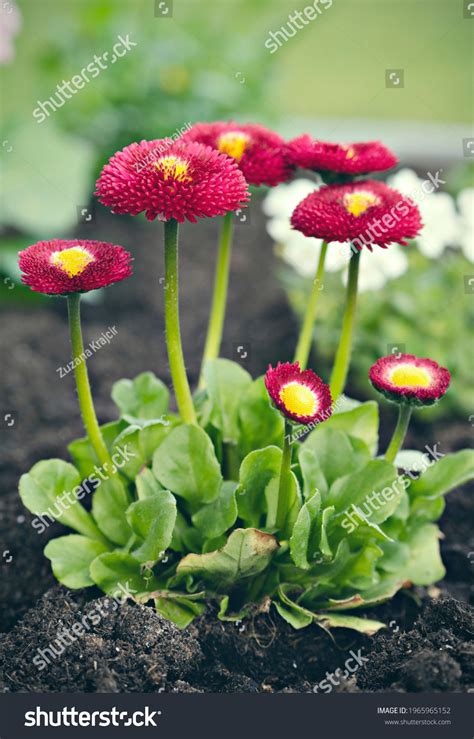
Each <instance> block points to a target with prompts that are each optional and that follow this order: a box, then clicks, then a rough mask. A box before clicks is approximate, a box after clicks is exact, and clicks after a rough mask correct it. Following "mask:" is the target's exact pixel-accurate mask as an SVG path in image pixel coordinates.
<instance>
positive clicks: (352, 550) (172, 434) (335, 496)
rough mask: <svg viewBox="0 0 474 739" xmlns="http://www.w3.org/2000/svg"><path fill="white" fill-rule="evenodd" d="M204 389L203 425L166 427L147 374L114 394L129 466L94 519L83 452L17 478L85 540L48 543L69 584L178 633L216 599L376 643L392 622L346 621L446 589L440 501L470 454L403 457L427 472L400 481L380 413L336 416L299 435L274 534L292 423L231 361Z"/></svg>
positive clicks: (158, 392) (473, 460) (163, 400)
mask: <svg viewBox="0 0 474 739" xmlns="http://www.w3.org/2000/svg"><path fill="white" fill-rule="evenodd" d="M206 379H207V383H208V386H207V389H206V390H205V391H202V392H201V393H200V396H199V415H200V419H201V423H202V424H203V427H201V426H193V425H186V424H183V423H181V422H180V421H179V419H177V418H174V417H171V416H166V415H165V414H167V411H168V406H167V403H168V397H167V392H165V391H164V389H163V386H162V384H161V383H160V381H159V380H157V379H156V378H155V377H154V376H153V375H151V374H150V373H146V374H145V375H140V376H139V377H138V378H136V379H135V380H134V381H131V380H121V381H120V382H119V383H116V384H115V386H114V391H113V395H114V399H115V401H116V403H117V405H118V406H119V408H120V409H121V412H122V416H121V418H120V419H119V420H118V421H117V422H115V423H113V424H108V425H107V426H106V427H104V434H105V436H106V441H107V445H108V447H109V449H110V450H111V451H114V450H115V451H117V450H119V449H121V448H122V449H123V448H124V446H125V445H127V449H128V452H129V458H128V459H126V460H125V462H123V463H122V467H120V465H117V469H116V470H115V472H110V471H109V475H108V476H105V479H100V480H99V483H98V486H97V488H96V489H95V490H94V491H93V492H92V491H89V492H90V494H91V495H92V496H93V501H92V511H91V513H88V512H87V511H86V509H85V508H84V507H83V506H82V505H81V502H80V500H81V498H82V497H83V489H84V487H85V483H84V484H83V485H82V487H81V484H80V483H81V479H84V477H86V476H88V475H90V470H91V469H94V465H95V466H96V476H97V462H96V460H95V459H94V457H93V454H92V451H91V449H90V447H89V445H88V442H87V441H86V440H77V441H75V442H73V443H72V444H71V445H70V451H71V456H72V457H73V460H74V462H75V465H76V466H73V465H72V464H68V463H66V462H63V461H62V460H48V461H44V462H39V463H37V464H36V465H34V467H33V468H32V469H31V471H30V472H29V473H28V474H26V475H23V477H22V479H21V481H20V494H21V496H22V500H23V502H24V504H25V505H26V507H27V508H29V510H30V511H32V512H33V513H35V514H36V515H39V514H46V513H48V512H49V513H50V515H52V516H53V517H55V518H57V519H58V520H59V521H61V522H62V523H63V524H65V525H66V526H69V528H71V529H73V530H74V531H75V532H78V533H74V534H70V535H66V536H61V537H59V538H58V539H54V540H52V541H50V542H49V543H48V545H47V547H46V550H45V554H46V556H47V557H48V558H49V559H50V560H51V563H52V568H53V572H54V574H55V576H56V577H57V579H58V580H59V581H60V582H62V583H64V584H65V585H67V586H68V587H70V588H80V587H87V586H90V585H92V584H95V585H97V586H98V587H99V588H101V589H102V590H103V591H104V592H105V593H108V594H109V595H112V596H116V597H129V598H133V599H135V600H136V601H138V602H143V603H146V602H148V601H152V602H153V603H154V605H155V607H156V609H157V611H158V612H159V613H161V614H162V615H164V616H165V617H166V618H169V619H171V620H173V621H174V622H175V623H176V624H177V625H178V626H179V627H180V628H184V627H185V626H187V625H188V624H189V623H190V622H191V621H192V619H193V618H195V617H196V616H199V615H201V614H202V613H203V612H204V610H205V608H206V606H207V604H208V603H209V602H210V601H215V602H216V604H218V608H219V618H222V619H236V618H243V617H244V616H245V615H246V614H248V613H249V612H250V611H251V610H252V611H253V612H255V609H258V608H259V607H262V608H268V604H269V603H270V602H271V603H272V604H273V606H274V608H275V609H276V610H277V612H278V613H279V615H280V616H281V617H282V618H284V619H286V620H287V621H288V622H289V623H290V624H291V625H292V626H293V627H294V628H304V627H305V626H308V625H309V624H311V623H315V624H318V625H320V626H321V627H322V628H325V629H330V628H338V627H340V628H351V629H356V630H359V631H361V632H363V633H367V634H372V633H374V632H375V631H377V630H378V629H380V628H382V626H383V624H382V623H381V622H378V621H374V620H371V619H367V618H365V617H364V616H357V615H353V614H352V613H351V611H353V610H354V609H358V608H361V607H364V606H365V607H368V606H373V605H375V604H377V603H380V602H382V601H384V600H387V599H389V598H391V597H393V595H394V594H395V593H396V592H397V591H398V590H399V589H400V588H402V587H406V586H408V585H409V584H410V583H411V584H414V585H428V584H430V583H432V582H435V581H437V580H439V579H440V578H442V577H443V575H444V568H443V564H442V562H441V558H440V553H439V539H440V532H439V529H438V527H437V526H436V524H435V521H436V520H437V519H438V518H439V517H440V515H441V513H442V511H443V508H444V497H443V496H444V495H445V493H447V492H448V491H449V490H451V489H453V488H454V487H456V486H458V485H461V484H463V483H465V482H466V481H467V480H469V479H472V478H474V452H472V451H469V450H463V451H460V452H457V453H456V454H452V455H450V456H444V457H443V458H442V459H440V460H439V461H436V460H435V458H434V457H433V458H432V459H429V458H428V455H427V454H426V453H425V454H424V455H421V454H419V453H416V452H415V451H413V450H411V451H407V452H405V453H402V454H401V456H400V459H403V460H404V462H405V463H407V465H408V466H409V467H410V466H411V467H412V469H416V466H417V468H418V474H413V472H410V474H409V475H408V474H399V471H398V470H397V468H396V467H395V466H394V465H392V464H390V463H389V462H387V461H385V460H384V459H380V458H377V457H376V454H377V442H378V409H377V406H376V404H375V403H374V402H373V401H370V402H367V403H361V404H357V403H356V404H354V403H351V404H350V406H349V407H347V406H346V407H340V408H339V411H338V412H337V413H335V414H334V415H333V416H332V417H331V419H330V420H328V421H326V422H324V423H322V424H320V425H319V426H317V427H316V428H315V429H313V430H312V431H311V432H310V433H306V436H305V435H304V434H302V435H301V436H300V437H299V438H298V439H297V438H296V437H298V433H296V434H295V435H294V439H293V441H292V465H291V475H290V482H289V484H290V486H291V489H290V491H289V501H290V505H289V513H288V516H287V519H286V522H285V523H284V525H283V526H282V528H281V530H280V529H278V527H277V526H276V508H277V501H278V488H279V482H280V466H281V459H282V451H281V444H282V436H283V427H282V424H281V420H280V416H279V414H278V413H276V411H275V410H274V409H273V408H271V407H270V405H269V403H268V401H267V400H266V398H265V396H264V394H263V393H262V388H263V384H262V379H261V378H260V379H258V380H255V381H252V380H251V379H250V377H249V376H248V375H247V373H246V372H244V371H243V370H242V369H241V368H239V367H237V366H236V365H234V364H233V363H231V362H229V361H227V360H216V361H215V362H210V363H209V365H208V366H207V367H206ZM259 419H262V424H261V425H259ZM229 449H231V450H232V455H231V457H229V454H228V452H229ZM229 459H231V461H232V464H231V465H229ZM69 490H72V491H73V493H72V496H68V497H66V498H65V497H64V495H65V493H67V491H69ZM69 498H70V500H69ZM60 499H61V500H63V504H62V505H60V506H59V507H55V504H56V503H57V502H58V500H60Z"/></svg>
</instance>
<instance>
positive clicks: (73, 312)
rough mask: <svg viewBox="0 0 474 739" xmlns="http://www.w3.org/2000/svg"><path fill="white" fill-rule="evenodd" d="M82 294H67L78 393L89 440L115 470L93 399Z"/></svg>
mask: <svg viewBox="0 0 474 739" xmlns="http://www.w3.org/2000/svg"><path fill="white" fill-rule="evenodd" d="M80 300H81V296H80V294H79V293H71V294H70V295H68V296H67V307H68V316H69V331H70V335H71V346H72V359H73V362H74V376H75V378H76V387H77V395H78V398H79V405H80V408H81V414H82V420H83V421H84V427H85V429H86V433H87V436H88V437H89V441H90V443H91V444H92V446H93V448H94V451H95V453H96V454H97V458H98V460H99V462H100V464H101V465H102V466H103V467H105V468H106V469H107V466H109V471H111V472H113V470H114V465H113V463H112V460H111V458H110V454H109V452H108V450H107V447H106V446H105V442H104V439H103V437H102V433H101V430H100V427H99V422H98V421H97V416H96V412H95V408H94V401H93V400H92V393H91V386H90V383H89V375H88V372H87V364H86V358H85V354H84V342H83V340H82V330H81V308H80Z"/></svg>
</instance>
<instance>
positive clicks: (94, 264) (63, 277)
mask: <svg viewBox="0 0 474 739" xmlns="http://www.w3.org/2000/svg"><path fill="white" fill-rule="evenodd" d="M19 256H20V259H19V266H20V269H21V271H22V273H23V274H22V276H21V279H22V281H23V283H24V284H25V285H28V286H29V287H30V288H31V289H32V290H34V291H35V292H39V293H46V294H47V295H68V294H70V293H85V292H88V291H89V290H97V289H98V288H100V287H106V285H111V284H112V283H114V282H119V281H120V280H124V279H125V278H126V277H130V275H131V274H132V269H131V266H130V262H131V260H132V257H131V255H130V254H129V253H128V251H125V249H124V248H123V247H121V246H117V245H115V244H108V243H105V242H103V241H84V240H82V239H75V240H72V241H64V240H62V239H52V240H51V241H38V242H37V243H36V244H33V245H32V246H29V247H28V248H27V249H25V250H24V251H21V252H20V255H19Z"/></svg>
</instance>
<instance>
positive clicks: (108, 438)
mask: <svg viewBox="0 0 474 739" xmlns="http://www.w3.org/2000/svg"><path fill="white" fill-rule="evenodd" d="M126 428H127V422H126V421H124V420H120V421H112V422H111V423H104V424H103V426H101V427H100V430H101V433H102V436H103V439H104V443H105V446H106V447H107V449H108V450H109V451H110V450H111V449H112V446H113V442H114V439H116V437H117V436H118V435H119V434H120V432H121V431H123V430H124V429H126ZM68 451H69V454H70V455H71V458H72V461H73V462H74V465H75V467H77V469H78V470H79V472H80V475H81V477H82V479H83V480H85V478H86V477H89V475H91V474H93V473H94V472H95V470H94V468H95V467H96V466H98V467H100V462H99V458H98V457H97V455H96V453H95V450H94V448H93V446H92V444H91V443H90V441H89V439H88V437H85V438H82V439H75V440H74V441H71V443H70V444H68ZM95 476H96V477H97V472H95Z"/></svg>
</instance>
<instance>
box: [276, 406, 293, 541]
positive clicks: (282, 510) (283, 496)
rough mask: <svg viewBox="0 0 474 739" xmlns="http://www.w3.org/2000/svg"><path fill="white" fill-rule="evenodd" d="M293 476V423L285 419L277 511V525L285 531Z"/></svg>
mask: <svg viewBox="0 0 474 739" xmlns="http://www.w3.org/2000/svg"><path fill="white" fill-rule="evenodd" d="M290 478H291V423H289V421H287V420H285V438H284V441H283V454H282V457H281V468H280V484H279V486H278V503H277V512H276V522H275V523H276V527H277V529H279V531H283V529H284V526H285V521H286V517H287V515H288V507H289V496H290Z"/></svg>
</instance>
